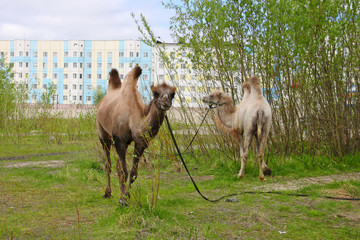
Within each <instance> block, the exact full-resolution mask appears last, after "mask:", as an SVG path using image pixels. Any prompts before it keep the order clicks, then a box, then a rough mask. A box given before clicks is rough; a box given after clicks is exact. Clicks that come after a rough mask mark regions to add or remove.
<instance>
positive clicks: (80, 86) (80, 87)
mask: <svg viewBox="0 0 360 240" xmlns="http://www.w3.org/2000/svg"><path fill="white" fill-rule="evenodd" d="M79 89H80V90H82V84H80V85H79ZM80 100H81V99H80Z"/></svg>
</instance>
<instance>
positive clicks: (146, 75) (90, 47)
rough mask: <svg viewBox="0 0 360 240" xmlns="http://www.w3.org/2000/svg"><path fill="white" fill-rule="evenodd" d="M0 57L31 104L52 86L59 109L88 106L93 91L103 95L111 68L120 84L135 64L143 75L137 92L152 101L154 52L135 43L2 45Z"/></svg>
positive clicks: (21, 42) (27, 42)
mask: <svg viewBox="0 0 360 240" xmlns="http://www.w3.org/2000/svg"><path fill="white" fill-rule="evenodd" d="M0 57H5V59H6V61H7V62H8V63H10V64H12V65H13V70H14V73H15V75H14V79H15V81H16V82H21V83H24V84H25V85H26V86H27V88H28V89H29V102H30V103H33V102H37V101H39V100H40V98H41V95H42V93H43V92H45V91H46V89H47V88H48V87H49V86H50V84H53V86H54V87H55V88H56V99H54V100H53V101H54V102H55V103H59V104H91V103H93V96H94V92H95V91H96V89H99V88H101V89H103V90H106V89H107V81H108V73H109V71H110V70H111V69H112V68H116V69H118V71H119V74H120V78H121V79H124V77H125V75H126V74H127V73H128V72H129V71H130V70H131V69H132V68H133V66H134V65H135V64H139V65H140V66H141V67H142V69H143V74H142V76H141V79H140V80H139V83H138V88H139V91H140V93H141V95H142V96H143V98H144V100H145V101H149V99H150V95H151V92H150V84H151V64H152V48H151V47H150V46H147V45H146V44H145V43H143V42H141V41H136V40H115V41H92V40H68V41H38V40H7V41H0Z"/></svg>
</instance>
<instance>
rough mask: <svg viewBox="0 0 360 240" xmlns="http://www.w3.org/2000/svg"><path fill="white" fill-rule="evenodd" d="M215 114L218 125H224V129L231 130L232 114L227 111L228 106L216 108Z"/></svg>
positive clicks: (229, 110)
mask: <svg viewBox="0 0 360 240" xmlns="http://www.w3.org/2000/svg"><path fill="white" fill-rule="evenodd" d="M231 107H233V106H231ZM216 112H217V117H218V119H219V121H220V123H221V124H222V125H224V127H227V128H232V117H233V112H232V111H231V109H229V106H227V105H225V106H222V107H218V108H217V111H216Z"/></svg>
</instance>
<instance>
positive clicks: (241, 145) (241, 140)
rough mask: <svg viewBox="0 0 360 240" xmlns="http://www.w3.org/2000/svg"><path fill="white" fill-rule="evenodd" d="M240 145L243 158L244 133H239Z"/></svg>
mask: <svg viewBox="0 0 360 240" xmlns="http://www.w3.org/2000/svg"><path fill="white" fill-rule="evenodd" d="M239 147H240V159H241V158H242V156H244V138H243V136H242V134H241V135H239ZM240 161H241V160H240Z"/></svg>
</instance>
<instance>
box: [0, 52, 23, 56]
mask: <svg viewBox="0 0 360 240" xmlns="http://www.w3.org/2000/svg"><path fill="white" fill-rule="evenodd" d="M1 56H2V57H3V54H1ZM19 56H20V57H22V56H23V51H20V52H19Z"/></svg>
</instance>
